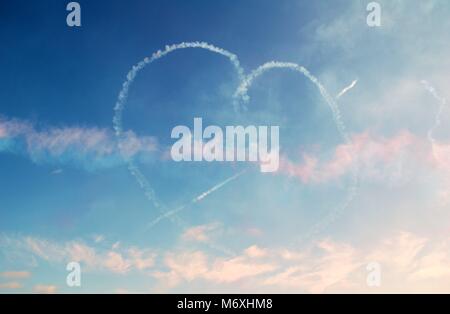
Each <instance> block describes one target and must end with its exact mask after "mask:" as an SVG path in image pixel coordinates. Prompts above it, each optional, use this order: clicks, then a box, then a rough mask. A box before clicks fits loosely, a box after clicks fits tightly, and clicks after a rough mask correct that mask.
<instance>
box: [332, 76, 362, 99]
mask: <svg viewBox="0 0 450 314" xmlns="http://www.w3.org/2000/svg"><path fill="white" fill-rule="evenodd" d="M356 83H358V80H354V81H353V82H351V84H350V85H349V86H347V87H345V88H344V89H343V90H341V92H340V93H339V94H337V96H336V99H339V98H341V97H342V96H343V95H344V94H345V93H347V92H348V91H349V90H351V89H352V88H353V87H355V85H356Z"/></svg>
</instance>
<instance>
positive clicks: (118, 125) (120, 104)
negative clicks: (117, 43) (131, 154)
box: [113, 42, 244, 212]
mask: <svg viewBox="0 0 450 314" xmlns="http://www.w3.org/2000/svg"><path fill="white" fill-rule="evenodd" d="M187 48H200V49H205V50H208V51H211V52H213V53H217V54H219V55H222V56H224V57H226V58H228V59H229V60H230V62H231V64H232V65H233V66H234V68H235V69H236V71H237V73H238V76H239V79H240V80H242V78H243V76H244V74H243V73H244V71H243V69H242V68H241V66H240V63H239V60H238V58H237V56H236V55H235V54H233V53H231V52H229V51H227V50H225V49H222V48H219V47H216V46H213V45H210V44H208V43H205V42H183V43H180V44H176V45H171V46H166V47H165V49H164V50H158V51H157V52H155V53H153V54H152V56H151V57H150V58H148V57H146V58H144V59H143V60H142V61H140V62H139V63H138V64H136V65H134V66H133V67H132V68H131V70H130V71H129V72H128V75H127V79H126V81H125V82H124V83H123V84H122V89H121V91H120V93H119V96H118V99H117V102H116V104H115V106H114V117H113V126H114V130H115V134H116V137H117V139H118V142H119V145H120V143H121V142H122V140H124V132H123V121H122V116H123V110H124V108H125V105H126V101H127V98H128V94H129V90H130V87H131V85H132V84H133V82H134V80H135V78H136V76H137V74H138V73H139V72H140V71H141V70H143V69H144V68H145V67H146V66H147V65H149V64H151V63H152V62H154V61H156V60H158V59H161V58H163V57H164V56H166V55H168V54H169V53H171V52H173V51H176V50H179V49H187ZM126 161H127V162H128V169H129V170H130V172H131V174H132V175H133V176H134V177H135V178H136V180H137V182H138V184H139V185H140V186H141V188H142V189H143V190H144V193H145V196H146V197H147V199H148V200H149V201H150V202H152V204H153V206H154V207H155V208H157V209H158V210H159V211H160V212H163V211H162V209H161V202H160V201H159V200H158V199H157V197H156V194H155V191H154V190H153V188H152V187H151V185H150V183H149V182H148V180H147V179H146V177H145V176H144V175H143V174H142V172H141V171H140V170H139V168H138V167H137V166H136V165H135V164H134V162H133V159H132V158H127V159H126Z"/></svg>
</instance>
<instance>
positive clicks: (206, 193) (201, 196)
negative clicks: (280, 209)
mask: <svg viewBox="0 0 450 314" xmlns="http://www.w3.org/2000/svg"><path fill="white" fill-rule="evenodd" d="M246 172H247V170H243V171H241V172H239V173H237V174H235V175H233V176H232V177H230V178H228V179H226V180H224V181H222V182H220V183H218V184H216V185H215V186H213V187H212V188H210V189H209V190H208V191H206V192H203V193H202V194H200V195H198V196H196V197H194V198H193V199H192V200H191V201H190V202H189V203H187V204H184V205H182V206H180V207H178V208H176V209H174V210H171V211H168V212H165V213H163V214H162V215H160V216H159V217H158V218H156V219H155V220H153V221H152V222H151V223H150V224H149V227H150V228H151V227H153V226H155V225H156V224H157V223H159V222H160V221H161V220H163V219H165V218H169V217H171V216H173V215H175V214H177V213H179V212H180V211H182V210H184V209H186V208H187V207H189V206H191V205H194V204H196V203H198V202H200V201H202V200H203V199H204V198H205V197H207V196H208V195H210V194H211V193H213V192H215V191H217V190H219V189H221V188H222V187H224V186H225V185H227V184H228V183H230V182H232V181H234V180H236V179H237V178H239V177H240V176H242V175H243V174H244V173H246Z"/></svg>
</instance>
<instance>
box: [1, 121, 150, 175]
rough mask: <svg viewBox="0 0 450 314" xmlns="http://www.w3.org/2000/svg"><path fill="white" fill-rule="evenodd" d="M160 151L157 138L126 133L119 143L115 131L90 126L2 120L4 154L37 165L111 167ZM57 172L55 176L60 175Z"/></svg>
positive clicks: (89, 167)
mask: <svg viewBox="0 0 450 314" xmlns="http://www.w3.org/2000/svg"><path fill="white" fill-rule="evenodd" d="M157 151H158V144H157V140H156V139H155V138H154V137H151V136H147V137H137V136H136V134H134V133H133V132H132V131H128V132H125V133H124V139H123V140H122V141H121V142H120V145H119V144H118V143H117V141H116V138H115V135H114V133H113V132H112V130H109V129H102V128H96V127H92V128H86V127H47V128H43V129H40V130H38V129H37V128H36V127H35V126H34V125H33V124H32V123H30V122H28V121H22V120H17V119H6V118H4V117H0V152H15V153H24V154H27V155H28V156H29V158H30V159H31V160H32V161H33V162H36V163H49V164H66V163H68V164H75V165H78V166H82V167H85V168H87V169H95V168H103V167H111V166H114V165H117V164H121V163H123V158H129V157H130V156H136V155H139V154H154V153H155V152H157ZM59 173H61V170H59V169H57V170H55V171H54V172H52V174H59Z"/></svg>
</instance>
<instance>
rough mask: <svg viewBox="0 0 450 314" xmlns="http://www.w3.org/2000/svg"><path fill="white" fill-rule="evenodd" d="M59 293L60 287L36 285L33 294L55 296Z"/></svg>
mask: <svg viewBox="0 0 450 314" xmlns="http://www.w3.org/2000/svg"><path fill="white" fill-rule="evenodd" d="M57 291H58V287H56V286H54V285H36V286H34V287H33V292H34V293H38V294H54V293H56V292H57Z"/></svg>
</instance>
